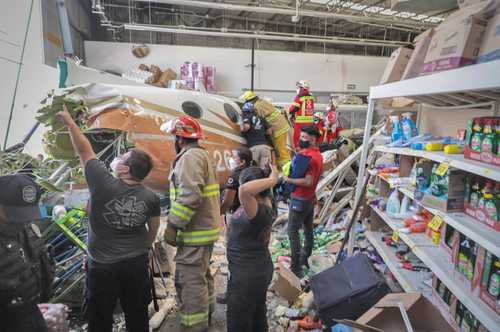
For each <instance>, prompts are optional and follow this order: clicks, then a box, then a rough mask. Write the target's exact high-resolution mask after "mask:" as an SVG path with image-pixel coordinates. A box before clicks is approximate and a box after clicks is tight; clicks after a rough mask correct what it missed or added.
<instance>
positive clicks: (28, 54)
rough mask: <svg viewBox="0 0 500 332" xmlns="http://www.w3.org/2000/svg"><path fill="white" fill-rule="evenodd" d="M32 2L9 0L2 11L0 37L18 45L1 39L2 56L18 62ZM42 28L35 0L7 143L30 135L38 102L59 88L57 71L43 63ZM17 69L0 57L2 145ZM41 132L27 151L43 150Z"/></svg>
mask: <svg viewBox="0 0 500 332" xmlns="http://www.w3.org/2000/svg"><path fill="white" fill-rule="evenodd" d="M30 2H31V1H30V0H16V1H9V4H8V6H7V7H6V6H4V8H3V10H2V11H0V39H1V40H7V41H8V42H10V43H14V44H16V45H17V46H14V45H11V44H8V43H5V42H3V41H1V40H0V50H1V51H2V52H1V54H0V56H2V57H5V58H8V59H11V60H13V61H16V62H19V60H20V57H21V50H22V44H23V39H24V33H25V30H26V24H27V20H28V13H29V5H30ZM41 31H42V30H41V15H40V1H39V0H35V2H34V5H33V13H32V20H31V27H30V30H29V33H28V39H27V44H26V50H25V55H24V61H23V66H22V71H21V76H20V83H19V87H18V91H17V97H16V103H15V105H14V114H13V118H12V124H11V130H10V135H9V139H8V142H7V143H8V144H7V145H11V144H14V143H17V142H19V141H20V140H21V139H22V138H23V137H24V135H26V134H27V132H28V131H29V129H30V128H31V127H32V126H33V125H34V123H35V118H34V117H35V113H36V111H37V110H38V108H39V101H40V100H41V99H43V97H44V96H45V95H46V93H47V91H48V90H50V89H53V88H57V82H58V73H57V70H56V69H55V68H52V67H48V66H46V65H43V64H42V32H41ZM17 69H18V65H17V64H14V63H11V62H8V61H6V60H4V59H2V58H0V73H1V76H0V144H1V147H2V148H3V142H4V137H5V131H6V128H7V121H8V117H9V112H10V107H11V103H12V97H13V93H14V86H15V82H16V76H17ZM42 133H43V131H42V130H41V128H39V129H38V131H37V133H35V135H34V136H33V137H32V138H31V140H30V142H29V144H28V146H27V147H26V149H25V152H28V153H30V154H36V153H39V152H42V144H41V137H42Z"/></svg>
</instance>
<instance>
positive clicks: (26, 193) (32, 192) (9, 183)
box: [0, 174, 41, 222]
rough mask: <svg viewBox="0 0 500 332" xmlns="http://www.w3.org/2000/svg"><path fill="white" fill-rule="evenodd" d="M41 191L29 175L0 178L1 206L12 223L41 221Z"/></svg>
mask: <svg viewBox="0 0 500 332" xmlns="http://www.w3.org/2000/svg"><path fill="white" fill-rule="evenodd" d="M40 196H41V191H40V187H39V186H38V184H37V183H36V182H35V181H33V179H32V178H30V177H29V176H27V175H23V174H15V175H5V176H0V205H1V206H2V207H3V212H4V214H5V216H6V218H7V220H8V221H10V222H29V221H33V220H36V219H40V208H39V207H38V201H39V200H40Z"/></svg>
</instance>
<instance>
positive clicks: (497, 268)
mask: <svg viewBox="0 0 500 332" xmlns="http://www.w3.org/2000/svg"><path fill="white" fill-rule="evenodd" d="M488 293H490V295H491V296H493V297H494V298H495V299H498V298H499V297H500V260H499V259H498V258H497V259H496V261H495V263H494V264H493V270H492V271H491V276H490V280H489V281H488Z"/></svg>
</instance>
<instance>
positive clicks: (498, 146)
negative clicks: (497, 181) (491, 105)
mask: <svg viewBox="0 0 500 332" xmlns="http://www.w3.org/2000/svg"><path fill="white" fill-rule="evenodd" d="M495 127H496V129H495V134H496V135H495V145H494V149H495V151H496V154H497V156H500V121H498V119H497V125H496V126H495Z"/></svg>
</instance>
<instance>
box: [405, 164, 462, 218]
mask: <svg viewBox="0 0 500 332" xmlns="http://www.w3.org/2000/svg"><path fill="white" fill-rule="evenodd" d="M429 165H430V164H429V163H428V162H422V163H420V165H419V166H417V168H416V178H417V188H416V189H415V198H416V199H417V200H420V201H422V203H424V204H426V205H428V206H430V207H433V208H436V209H438V210H441V211H443V212H454V211H462V210H463V208H464V206H463V205H464V190H465V186H464V178H465V177H466V175H467V173H466V172H464V171H461V170H458V169H454V168H450V167H449V166H448V164H445V163H443V164H436V163H433V164H432V169H431V170H430V171H429Z"/></svg>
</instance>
